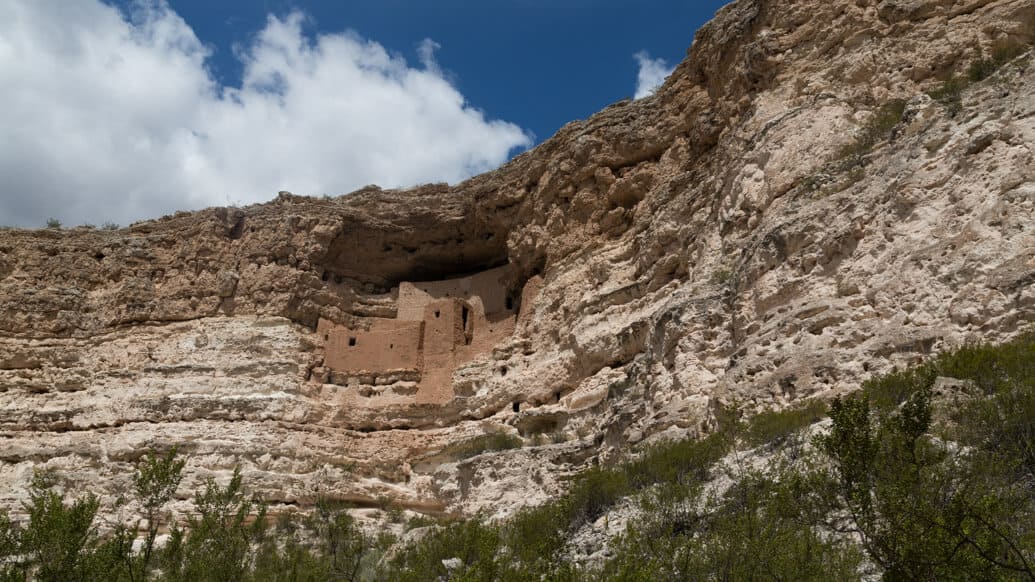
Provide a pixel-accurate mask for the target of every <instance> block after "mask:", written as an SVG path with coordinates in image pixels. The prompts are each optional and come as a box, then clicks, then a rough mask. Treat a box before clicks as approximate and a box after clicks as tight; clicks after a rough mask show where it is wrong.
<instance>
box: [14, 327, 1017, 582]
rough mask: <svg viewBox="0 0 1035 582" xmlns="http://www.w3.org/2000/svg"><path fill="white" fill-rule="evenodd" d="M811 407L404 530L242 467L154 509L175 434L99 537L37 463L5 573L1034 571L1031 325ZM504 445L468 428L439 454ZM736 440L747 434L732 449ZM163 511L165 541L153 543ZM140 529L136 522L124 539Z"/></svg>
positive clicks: (732, 415)
mask: <svg viewBox="0 0 1035 582" xmlns="http://www.w3.org/2000/svg"><path fill="white" fill-rule="evenodd" d="M939 377H948V378H952V381H951V382H950V383H949V384H948V385H951V386H956V389H957V390H959V391H960V394H957V395H956V399H955V400H953V402H956V403H957V404H954V405H953V406H952V408H951V409H947V410H942V411H941V413H939V410H938V407H939V404H938V402H939V400H938V398H942V399H945V398H948V396H946V395H945V394H942V395H941V396H939V395H938V394H936V391H935V387H936V386H944V385H946V384H945V382H942V383H939V381H938V380H937V379H938V378H939ZM939 390H944V388H939ZM825 414H827V405H826V404H825V403H824V402H821V401H818V400H817V401H810V402H808V403H806V404H803V405H800V406H797V407H792V408H790V409H786V410H782V411H769V412H763V413H761V414H757V415H755V416H754V417H752V418H750V419H747V420H746V421H742V420H740V419H738V418H737V416H738V415H737V412H736V410H718V411H716V415H717V419H718V420H719V426H720V427H721V429H720V430H719V431H718V432H717V433H715V434H712V435H710V436H708V437H705V438H701V439H697V440H684V441H675V442H664V443H658V444H654V445H651V446H648V447H646V448H644V449H642V450H641V451H640V452H639V454H638V455H637V456H635V457H634V458H632V459H630V460H627V461H626V462H624V463H621V464H615V465H613V466H596V467H593V468H590V469H588V470H586V471H584V472H583V473H581V474H579V475H578V476H576V477H575V478H573V479H572V481H571V483H570V484H569V487H568V489H567V493H566V494H564V495H563V496H561V497H559V498H557V499H554V500H552V501H550V502H548V503H546V504H544V505H541V506H539V507H535V508H529V509H524V510H521V511H519V512H518V513H516V514H515V515H514V516H513V517H511V518H510V519H507V520H504V521H497V522H490V521H487V520H485V519H481V518H474V519H468V520H460V521H454V522H451V523H449V522H442V521H438V520H430V519H428V518H423V517H419V516H418V517H416V518H411V519H410V521H409V523H408V524H407V528H409V529H412V528H414V527H428V528H429V529H428V530H427V531H425V532H424V534H425V535H423V536H419V537H417V538H416V541H413V542H410V543H408V544H406V545H401V544H398V543H397V542H396V541H395V540H394V538H392V537H391V536H389V535H387V534H383V535H381V536H370V535H368V534H365V533H363V531H362V530H360V529H359V528H358V526H357V525H356V524H355V522H354V521H353V518H352V517H351V516H350V515H349V514H348V512H347V506H346V505H344V504H340V503H337V504H336V503H331V502H328V501H320V502H319V503H318V504H317V506H316V508H315V510H314V511H313V512H312V513H311V515H309V516H307V517H297V516H293V515H286V516H281V517H280V519H279V520H277V521H278V523H277V524H276V525H274V526H271V525H270V524H269V522H270V521H271V520H270V519H268V518H267V516H266V510H265V507H264V505H263V504H262V502H261V501H259V500H257V499H254V498H253V497H251V496H249V495H248V494H247V493H246V490H245V487H244V483H243V478H242V476H241V473H240V472H239V471H235V473H234V475H233V477H232V478H231V479H230V481H229V482H228V483H227V484H225V485H223V486H220V485H218V484H216V483H215V482H214V481H210V482H209V483H208V484H207V485H206V487H205V488H204V489H203V490H202V491H199V492H197V493H196V494H195V497H194V505H195V513H194V515H192V516H191V517H189V518H188V519H187V520H186V521H184V522H178V523H169V522H166V521H163V520H164V519H165V518H163V517H162V515H163V511H164V507H165V505H166V504H167V503H168V501H169V500H170V499H171V497H172V495H173V494H174V492H175V491H176V488H177V485H178V484H179V477H180V474H181V472H182V469H183V466H184V465H183V461H182V460H180V459H179V458H178V456H177V454H176V451H175V450H173V451H167V452H165V453H164V454H157V453H151V454H149V455H148V456H146V457H145V458H144V459H143V460H142V461H141V464H140V465H139V466H138V468H137V471H136V473H135V476H134V479H133V483H134V489H133V492H134V494H135V499H136V501H137V503H138V506H139V507H140V508H141V515H140V518H139V520H138V521H137V522H136V523H135V524H133V523H132V522H130V527H126V526H121V525H120V526H117V527H116V528H115V530H114V532H113V533H110V534H106V535H103V536H102V535H100V534H99V533H98V532H99V528H98V525H97V523H96V516H97V514H98V510H99V502H98V500H97V498H95V497H93V496H91V495H85V496H82V497H80V498H78V499H75V500H73V501H71V502H68V501H66V500H65V499H64V497H63V496H62V495H61V494H60V492H59V489H60V488H59V487H58V484H59V482H60V480H59V478H58V476H57V475H55V474H53V473H38V474H37V475H36V477H35V478H34V479H33V482H32V486H31V489H30V491H29V502H28V503H27V504H26V511H27V513H28V515H29V517H28V522H27V523H25V524H18V523H14V522H12V521H11V520H10V519H8V518H7V516H6V515H2V514H0V580H28V579H32V580H117V581H118V580H129V581H137V580H313V581H316V580H355V581H358V580H399V581H411V580H412V581H418V580H420V581H423V580H437V579H449V580H484V581H490V580H492V581H495V580H503V581H518V580H557V581H575V580H631V581H640V580H643V581H646V580H709V579H726V580H749V579H786V580H859V579H862V578H864V577H865V578H872V577H874V576H882V577H883V578H884V579H887V580H904V579H919V580H991V579H994V580H1024V579H1031V578H1032V577H1035V568H1033V565H1035V490H1033V489H1035V424H1033V423H1035V336H1025V337H1021V338H1019V339H1017V340H1016V341H1013V342H1010V343H1007V344H1004V345H1001V346H987V345H974V346H966V347H963V348H960V349H957V350H954V351H951V352H948V353H945V354H942V355H939V356H937V357H934V358H932V359H931V360H930V361H928V362H927V363H924V364H922V365H919V366H915V367H913V368H910V369H908V370H904V371H899V372H895V373H892V374H888V375H885V376H882V377H879V378H875V379H873V380H871V381H869V382H866V383H865V385H864V386H863V387H862V390H860V391H858V392H857V393H856V394H854V395H850V396H846V397H841V398H837V399H835V400H834V401H833V402H831V403H830V406H829V416H830V419H831V420H830V423H831V428H830V430H829V431H828V432H822V431H821V432H820V433H819V434H818V436H816V437H815V438H814V439H813V440H812V441H811V446H809V441H808V440H806V439H801V438H799V439H793V440H792V439H790V438H789V437H790V436H791V435H793V434H800V433H801V431H802V430H803V429H804V428H806V427H808V426H810V425H812V424H813V423H814V422H815V421H817V420H819V419H820V418H822V417H823V416H824V415H825ZM935 419H938V420H935ZM519 444H520V439H518V438H517V437H515V436H513V435H505V434H499V435H497V434H493V435H483V436H482V437H477V438H476V439H471V440H469V441H467V442H465V443H461V445H462V446H459V447H458V449H457V451H454V452H455V453H457V454H471V455H473V454H478V453H477V452H475V451H479V452H484V451H487V450H502V449H503V448H511V447H512V446H514V445H519ZM738 444H739V445H740V446H741V447H759V446H760V447H761V448H757V449H754V450H753V451H751V452H749V451H747V450H746V449H744V450H741V451H740V452H738V453H737V454H735V455H731V454H730V453H731V451H735V450H736V449H735V448H734V447H735V446H737V445H738ZM792 444H793V446H792ZM745 455H754V456H755V457H754V458H755V459H756V460H761V459H763V458H764V462H762V463H759V462H747V460H746V459H749V458H751V457H745ZM758 455H766V456H765V457H758ZM718 477H722V478H718ZM620 503H621V504H623V505H622V507H626V508H627V509H623V510H622V511H627V510H628V511H633V512H634V513H633V515H634V516H635V517H634V518H632V519H630V520H629V521H628V524H629V525H628V526H627V527H626V529H625V531H624V532H623V533H622V534H621V535H619V536H618V537H617V538H616V539H614V540H612V541H611V546H610V547H611V550H610V554H609V556H610V557H609V558H608V559H607V560H606V561H605V562H604V563H603V564H602V565H601V566H600V568H599V569H590V570H580V569H578V568H576V566H575V565H574V564H573V563H572V560H571V559H570V556H569V554H568V553H567V552H568V551H569V548H568V545H567V544H568V541H569V540H570V539H571V536H572V535H573V534H574V533H575V532H577V531H578V530H580V528H583V527H586V526H587V525H588V524H591V523H593V522H596V521H597V520H600V519H608V517H607V516H609V515H610V513H609V512H611V511H612V510H613V509H614V508H615V507H616V506H617V505H618V504H620ZM382 505H383V506H384V508H385V509H386V511H389V508H391V507H392V506H391V504H390V503H389V502H388V501H387V500H383V502H382ZM401 519H402V518H401V512H400V515H399V516H398V517H397V519H396V518H393V521H401ZM166 524H168V526H169V529H170V534H171V535H170V539H169V541H168V542H167V543H166V544H165V545H164V546H162V547H161V548H156V547H154V540H155V538H156V532H157V531H158V528H160V527H165V526H166ZM138 531H143V532H144V540H143V543H142V544H140V545H139V548H140V549H139V550H138V551H133V550H132V545H133V540H134V538H135V537H136V535H137V532H138ZM393 544H396V545H395V546H394V548H393V549H392V551H391V552H390V553H389V552H387V550H388V548H389V547H390V546H392V545H393Z"/></svg>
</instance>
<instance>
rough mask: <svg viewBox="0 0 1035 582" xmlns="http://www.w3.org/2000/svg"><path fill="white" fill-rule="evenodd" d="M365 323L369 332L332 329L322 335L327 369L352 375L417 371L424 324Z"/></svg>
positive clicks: (379, 320)
mask: <svg viewBox="0 0 1035 582" xmlns="http://www.w3.org/2000/svg"><path fill="white" fill-rule="evenodd" d="M369 321H370V322H371V323H370V328H369V329H350V328H347V327H342V326H335V327H333V328H331V329H330V330H329V331H328V332H325V337H326V338H327V339H326V350H325V356H324V363H325V365H326V366H327V367H328V368H331V369H332V370H339V371H345V372H355V373H363V372H370V373H378V372H390V371H412V372H419V371H420V370H421V368H422V367H423V366H422V361H421V359H422V358H421V355H422V352H423V346H422V339H423V337H424V333H423V329H422V328H423V326H424V322H421V321H399V320H396V319H371V320H369Z"/></svg>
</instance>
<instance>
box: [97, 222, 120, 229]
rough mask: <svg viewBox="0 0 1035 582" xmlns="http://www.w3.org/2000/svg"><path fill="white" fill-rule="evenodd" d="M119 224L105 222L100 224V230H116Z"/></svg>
mask: <svg viewBox="0 0 1035 582" xmlns="http://www.w3.org/2000/svg"><path fill="white" fill-rule="evenodd" d="M118 229H119V225H118V224H116V223H114V222H105V223H104V224H102V225H101V230H118Z"/></svg>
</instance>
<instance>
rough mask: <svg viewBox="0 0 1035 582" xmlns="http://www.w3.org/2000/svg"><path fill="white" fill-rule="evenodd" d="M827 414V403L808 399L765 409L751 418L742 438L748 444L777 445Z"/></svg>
mask: <svg viewBox="0 0 1035 582" xmlns="http://www.w3.org/2000/svg"><path fill="white" fill-rule="evenodd" d="M826 415H827V404H826V402H823V401H822V400H809V401H807V402H806V403H805V404H799V405H797V406H792V407H790V408H785V409H783V410H773V411H766V412H761V413H759V414H756V415H755V416H753V417H752V418H751V420H750V421H749V422H748V424H747V428H746V430H745V431H744V440H745V442H747V444H748V445H750V446H755V447H757V446H760V445H766V444H773V445H779V444H781V443H783V442H784V441H785V440H786V439H787V438H788V437H789V436H791V435H792V434H794V433H796V432H798V431H800V430H802V429H804V428H806V427H808V426H810V425H812V424H813V423H815V422H818V421H819V420H822V419H823V418H824V417H826Z"/></svg>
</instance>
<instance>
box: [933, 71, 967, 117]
mask: <svg viewBox="0 0 1035 582" xmlns="http://www.w3.org/2000/svg"><path fill="white" fill-rule="evenodd" d="M966 87H967V83H966V81H964V80H963V79H961V78H959V77H956V76H952V77H949V78H948V79H946V80H945V81H944V82H943V83H942V84H941V86H939V87H938V88H937V89H933V90H931V91H928V92H927V94H928V95H929V96H930V97H931V99H934V100H935V101H937V102H938V103H941V104H942V105H943V106H944V107H945V108H946V109H947V110H948V112H949V115H952V116H956V115H957V114H959V113H960V112H961V111H963V90H964V89H965V88H966Z"/></svg>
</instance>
